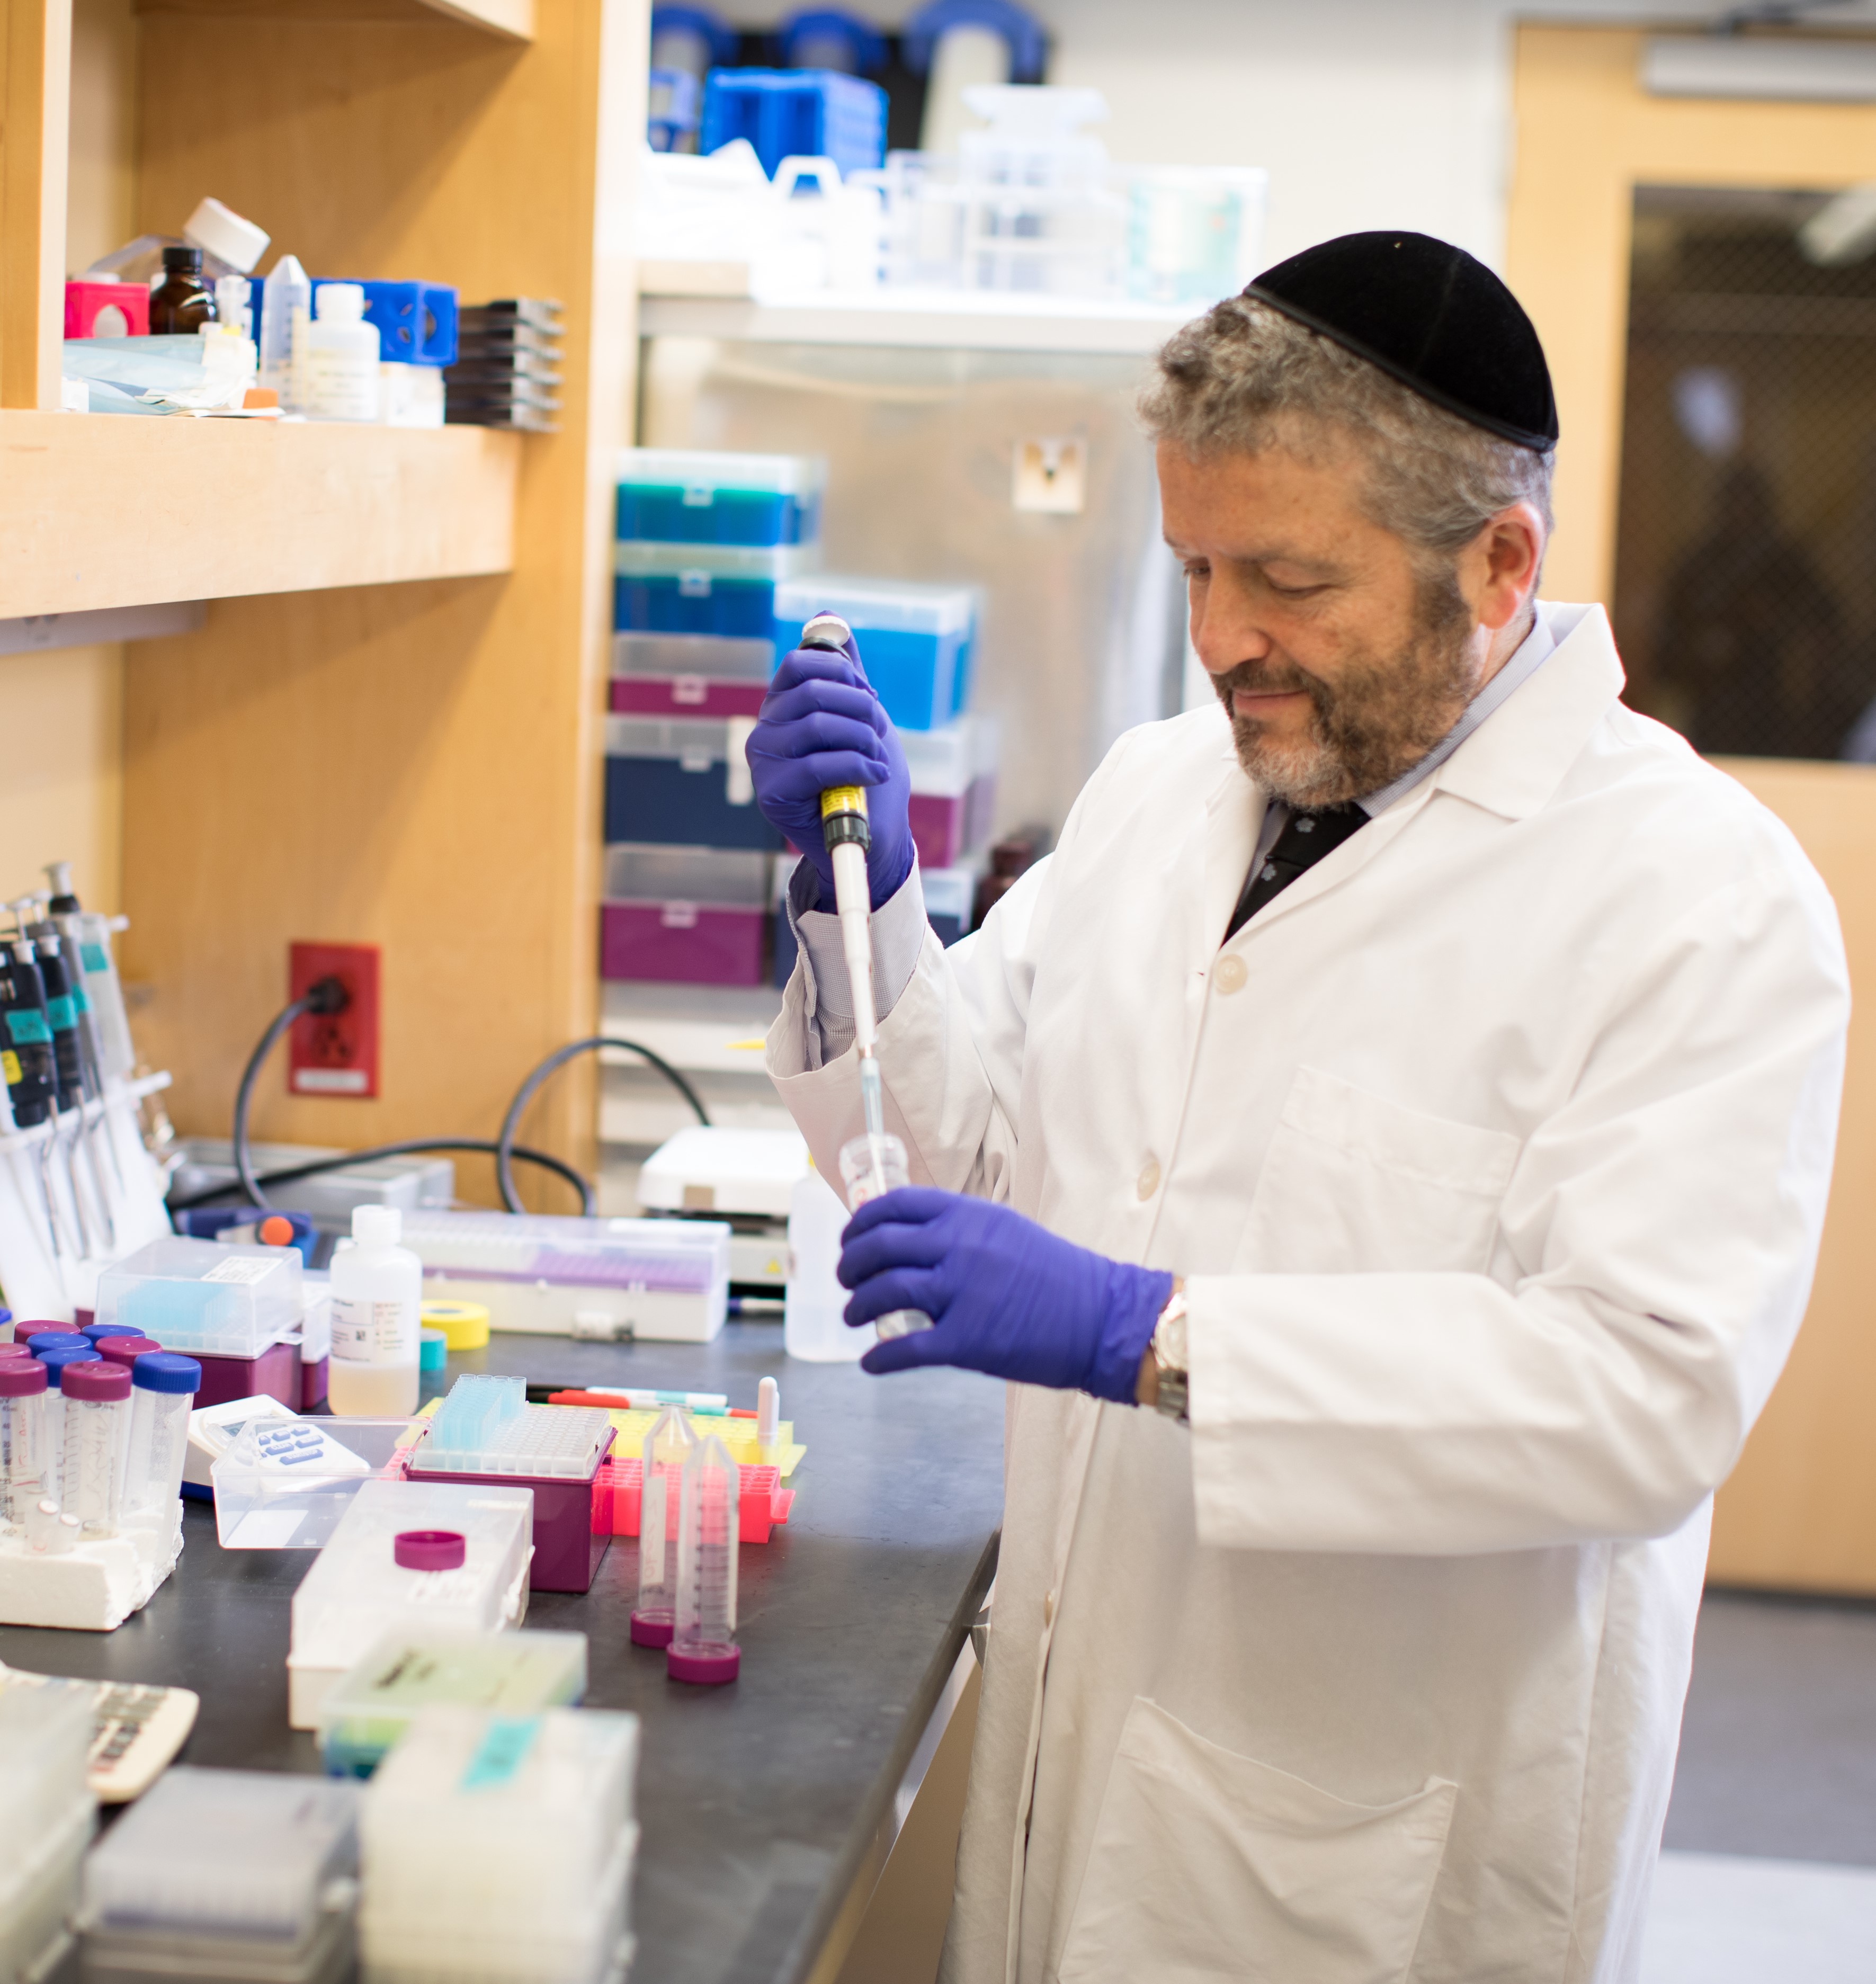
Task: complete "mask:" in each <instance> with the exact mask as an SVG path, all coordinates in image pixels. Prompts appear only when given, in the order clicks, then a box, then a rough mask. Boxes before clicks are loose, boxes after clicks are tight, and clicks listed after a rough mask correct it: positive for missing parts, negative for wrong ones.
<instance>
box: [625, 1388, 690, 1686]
mask: <svg viewBox="0 0 1876 1984" xmlns="http://www.w3.org/2000/svg"><path fill="white" fill-rule="evenodd" d="M696 1446H697V1429H696V1428H695V1426H692V1424H691V1419H690V1415H689V1413H687V1412H685V1409H683V1407H682V1406H666V1407H665V1409H664V1410H663V1411H662V1413H659V1414H658V1417H657V1419H655V1421H654V1422H653V1423H652V1430H651V1431H650V1432H649V1433H647V1434H646V1435H645V1459H644V1461H643V1463H642V1466H643V1469H644V1473H643V1474H642V1477H641V1480H640V1484H639V1489H638V1604H636V1605H635V1606H634V1607H632V1614H631V1643H632V1644H633V1645H634V1646H635V1647H668V1646H669V1645H670V1644H671V1636H672V1633H673V1632H674V1631H675V1630H676V1624H677V1616H678V1553H677V1550H676V1548H675V1545H676V1543H677V1534H676V1530H677V1526H676V1524H675V1523H674V1522H673V1521H672V1516H673V1515H674V1514H675V1503H677V1502H678V1500H679V1497H680V1490H681V1485H682V1481H683V1478H684V1468H685V1463H686V1462H687V1461H688V1460H689V1458H690V1456H691V1455H692V1453H693V1452H694V1451H695V1449H696Z"/></svg>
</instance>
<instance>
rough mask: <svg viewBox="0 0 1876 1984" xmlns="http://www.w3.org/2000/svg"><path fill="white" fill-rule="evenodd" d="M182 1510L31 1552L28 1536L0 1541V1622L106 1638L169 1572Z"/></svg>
mask: <svg viewBox="0 0 1876 1984" xmlns="http://www.w3.org/2000/svg"><path fill="white" fill-rule="evenodd" d="M182 1513H183V1505H182V1503H180V1502H178V1503H176V1504H175V1505H174V1506H173V1507H172V1508H171V1509H170V1510H168V1511H161V1510H146V1511H143V1512H141V1513H138V1514H136V1515H134V1516H126V1517H124V1518H123V1519H122V1520H121V1521H120V1522H119V1524H118V1527H117V1533H116V1535H115V1536H111V1537H96V1538H91V1539H86V1540H82V1541H78V1542H74V1543H71V1544H70V1545H69V1547H67V1548H65V1549H64V1550H59V1549H58V1548H57V1547H56V1546H54V1547H50V1548H47V1549H44V1550H35V1549H34V1548H33V1547H32V1538H31V1537H29V1536H28V1535H23V1534H18V1533H8V1534H5V1535H4V1536H0V1625H8V1626H62V1627H71V1628H73V1629H75V1630H78V1631H80V1632H90V1633H108V1632H110V1631H111V1630H112V1629H113V1628H114V1627H119V1626H121V1625H122V1624H123V1623H124V1621H125V1620H126V1619H128V1618H129V1617H130V1615H131V1614H132V1613H133V1612H140V1611H141V1610H142V1609H143V1607H145V1606H146V1605H147V1604H149V1601H150V1597H151V1594H152V1593H153V1592H154V1591H155V1590H156V1587H158V1586H159V1584H162V1581H163V1580H164V1579H165V1578H166V1577H168V1576H169V1573H170V1572H171V1571H172V1570H173V1569H174V1568H175V1567H176V1559H177V1558H178V1557H180V1556H181V1555H182V1553H183V1520H182Z"/></svg>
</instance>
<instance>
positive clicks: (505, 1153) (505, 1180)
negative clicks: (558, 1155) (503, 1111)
mask: <svg viewBox="0 0 1876 1984" xmlns="http://www.w3.org/2000/svg"><path fill="white" fill-rule="evenodd" d="M601 1047H622V1048H623V1049H624V1050H625V1052H626V1053H628V1054H637V1055H638V1057H640V1058H641V1059H642V1060H643V1061H645V1062H647V1063H648V1064H649V1065H650V1066H652V1067H655V1068H656V1069H657V1070H658V1073H659V1074H662V1076H663V1077H665V1080H666V1081H668V1082H669V1083H670V1084H671V1085H672V1088H675V1089H676V1090H677V1091H678V1094H680V1095H682V1097H683V1098H684V1099H685V1101H686V1102H688V1104H690V1105H691V1107H692V1109H694V1110H695V1111H696V1112H697V1120H698V1122H699V1123H701V1124H702V1125H703V1126H704V1128H705V1129H706V1130H707V1129H708V1128H709V1127H710V1112H709V1110H707V1109H706V1108H705V1107H704V1106H703V1102H702V1098H700V1097H699V1096H698V1093H697V1091H696V1090H695V1089H694V1088H692V1086H691V1085H690V1084H689V1083H688V1081H685V1078H684V1077H683V1076H682V1075H681V1074H678V1071H677V1070H676V1069H675V1067H672V1065H671V1064H670V1062H669V1061H665V1060H664V1059H663V1058H662V1057H661V1056H659V1055H658V1054H654V1053H652V1050H651V1049H650V1048H649V1047H642V1046H641V1045H640V1044H639V1043H638V1041H625V1040H619V1039H617V1038H615V1037H614V1036H613V1035H611V1034H591V1035H590V1036H589V1037H588V1038H587V1039H585V1040H583V1041H568V1044H567V1045H566V1046H565V1047H556V1048H555V1049H554V1051H553V1052H552V1053H551V1054H549V1055H548V1057H547V1059H546V1060H545V1061H542V1062H541V1064H540V1065H539V1067H537V1068H535V1070H534V1072H533V1073H532V1074H530V1075H529V1076H528V1079H527V1080H526V1081H524V1082H523V1083H522V1084H521V1087H520V1088H518V1089H517V1090H516V1091H514V1101H512V1102H511V1103H510V1104H508V1114H507V1115H505V1116H504V1117H503V1118H502V1119H501V1134H499V1135H498V1136H497V1138H496V1139H495V1185H496V1188H497V1190H498V1191H500V1192H501V1202H502V1204H503V1205H504V1206H506V1207H507V1208H508V1210H509V1212H524V1211H525V1210H526V1209H527V1208H525V1207H524V1206H523V1205H522V1204H521V1195H520V1194H519V1193H518V1191H516V1190H515V1188H514V1169H513V1168H512V1167H511V1165H510V1163H509V1159H510V1158H511V1157H514V1156H518V1155H519V1152H518V1151H517V1150H516V1148H515V1144H514V1131H515V1128H516V1126H517V1124H519V1123H520V1121H521V1114H522V1112H523V1111H524V1110H525V1109H526V1108H527V1107H528V1104H529V1103H531V1101H533V1100H534V1094H535V1091H537V1090H538V1088H540V1086H541V1084H542V1083H543V1082H544V1081H546V1080H547V1078H548V1076H549V1075H551V1074H554V1072H555V1071H556V1070H558V1069H559V1068H561V1067H564V1066H565V1065H566V1064H567V1063H568V1061H571V1060H572V1059H573V1058H574V1057H575V1055H577V1054H593V1053H595V1052H597V1051H598V1049H600V1048H601Z"/></svg>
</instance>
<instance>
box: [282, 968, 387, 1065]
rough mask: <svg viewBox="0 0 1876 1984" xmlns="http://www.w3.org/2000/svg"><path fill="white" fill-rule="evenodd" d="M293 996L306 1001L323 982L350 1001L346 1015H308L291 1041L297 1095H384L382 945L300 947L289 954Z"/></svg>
mask: <svg viewBox="0 0 1876 1984" xmlns="http://www.w3.org/2000/svg"><path fill="white" fill-rule="evenodd" d="M287 978H288V984H289V987H290V991H289V997H292V998H295V999H300V998H303V997H305V996H306V994H307V993H308V992H310V991H311V990H312V989H313V987H314V986H315V985H317V984H318V983H319V981H320V980H321V979H322V978H336V979H337V980H339V982H340V984H342V985H343V987H345V989H346V990H347V993H349V994H350V998H349V1000H347V1004H346V1008H345V1010H344V1011H343V1013H303V1014H301V1015H300V1017H299V1018H298V1019H296V1020H295V1021H294V1022H293V1031H292V1033H291V1034H290V1036H289V1038H288V1043H287V1063H286V1085H287V1087H288V1088H289V1089H290V1091H292V1092H293V1094H295V1095H319V1096H327V1097H343V1098H347V1100H350V1101H365V1100H367V1099H368V1098H370V1097H372V1096H374V1095H376V1094H377V1092H378V947H377V945H376V944H375V943H296V944H294V945H293V946H292V947H290V950H289V951H288V953H287Z"/></svg>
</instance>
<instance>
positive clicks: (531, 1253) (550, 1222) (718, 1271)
mask: <svg viewBox="0 0 1876 1984" xmlns="http://www.w3.org/2000/svg"><path fill="white" fill-rule="evenodd" d="M404 1245H405V1246H407V1247H408V1248H410V1249H411V1250H412V1251H413V1252H414V1253H416V1254H417V1256H418V1257H419V1258H420V1259H421V1260H422V1262H423V1263H424V1292H425V1294H426V1295H427V1296H429V1297H432V1298H441V1299H450V1300H452V1301H464V1302H481V1303H484V1304H485V1305H487V1309H488V1311H489V1315H490V1319H491V1322H493V1323H494V1326H495V1328H497V1329H519V1330H537V1331H544V1332H551V1333H553V1334H556V1335H558V1336H572V1335H575V1334H578V1335H591V1336H612V1335H616V1336H642V1337H650V1338H653V1339H658V1340H660V1341H663V1342H674V1343H707V1342H709V1341H710V1340H711V1339H712V1338H713V1337H714V1336H715V1335H716V1333H717V1332H718V1331H719V1330H720V1329H722V1326H723V1318H724V1314H725V1304H726V1303H727V1302H728V1301H729V1227H728V1226H727V1225H724V1224H723V1223H722V1222H720V1221H717V1220H708V1219H579V1218H561V1217H559V1216H558V1215H554V1214H551V1213H529V1214H526V1215H519V1216H518V1215H514V1214H511V1213H503V1212H414V1213H407V1214H406V1215H405V1216H404Z"/></svg>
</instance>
